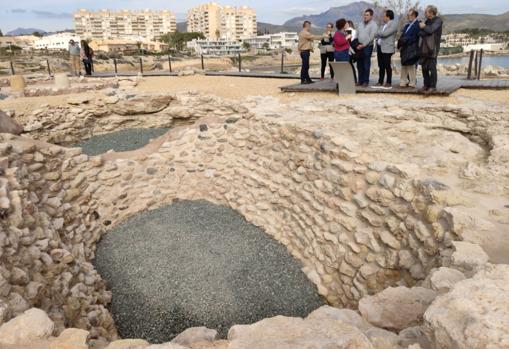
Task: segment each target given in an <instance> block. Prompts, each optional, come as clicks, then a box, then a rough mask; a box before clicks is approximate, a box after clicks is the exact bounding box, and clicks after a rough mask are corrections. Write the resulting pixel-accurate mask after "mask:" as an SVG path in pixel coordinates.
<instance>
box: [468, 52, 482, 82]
mask: <svg viewBox="0 0 509 349" xmlns="http://www.w3.org/2000/svg"><path fill="white" fill-rule="evenodd" d="M483 53H484V51H483V49H480V50H479V51H474V50H472V51H470V59H469V61H468V73H467V79H468V80H481V71H482V56H483ZM472 65H473V67H472ZM472 68H473V71H472ZM472 73H473V74H472Z"/></svg>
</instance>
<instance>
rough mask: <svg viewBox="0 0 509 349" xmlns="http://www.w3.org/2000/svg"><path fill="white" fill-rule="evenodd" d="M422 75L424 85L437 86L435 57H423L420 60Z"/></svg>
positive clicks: (428, 86)
mask: <svg viewBox="0 0 509 349" xmlns="http://www.w3.org/2000/svg"><path fill="white" fill-rule="evenodd" d="M422 77H423V78H424V87H427V88H437V80H438V76H437V59H436V58H425V59H424V61H423V62H422Z"/></svg>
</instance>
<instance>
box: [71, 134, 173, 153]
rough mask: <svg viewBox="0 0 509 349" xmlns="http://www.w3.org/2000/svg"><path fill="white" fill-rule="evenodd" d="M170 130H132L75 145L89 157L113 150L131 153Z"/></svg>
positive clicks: (101, 136) (98, 137) (90, 139)
mask: <svg viewBox="0 0 509 349" xmlns="http://www.w3.org/2000/svg"><path fill="white" fill-rule="evenodd" d="M168 130H169V128H131V129H126V130H121V131H117V132H112V133H107V134H104V135H100V136H94V137H92V138H89V139H87V140H86V141H83V142H81V143H78V144H75V145H73V146H74V147H80V148H83V153H84V154H87V155H89V156H95V155H99V154H104V153H106V152H107V151H108V150H111V149H113V150H114V151H116V152H122V151H131V150H136V149H140V148H143V147H144V146H145V145H147V144H148V142H149V141H150V140H151V139H153V138H157V137H160V136H162V135H163V134H165V133H166V132H168Z"/></svg>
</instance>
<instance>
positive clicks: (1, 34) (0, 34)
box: [0, 29, 4, 37]
mask: <svg viewBox="0 0 509 349" xmlns="http://www.w3.org/2000/svg"><path fill="white" fill-rule="evenodd" d="M1 36H4V33H2V29H0V37H1Z"/></svg>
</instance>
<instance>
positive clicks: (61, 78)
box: [54, 73, 71, 90]
mask: <svg viewBox="0 0 509 349" xmlns="http://www.w3.org/2000/svg"><path fill="white" fill-rule="evenodd" d="M70 87H71V82H70V81H69V77H68V76H67V74H65V73H60V74H55V86H54V88H55V89H58V90H65V89H68V88H70Z"/></svg>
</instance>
